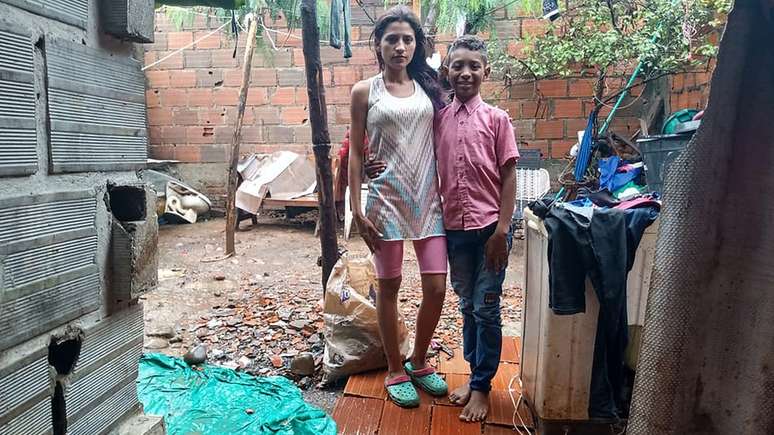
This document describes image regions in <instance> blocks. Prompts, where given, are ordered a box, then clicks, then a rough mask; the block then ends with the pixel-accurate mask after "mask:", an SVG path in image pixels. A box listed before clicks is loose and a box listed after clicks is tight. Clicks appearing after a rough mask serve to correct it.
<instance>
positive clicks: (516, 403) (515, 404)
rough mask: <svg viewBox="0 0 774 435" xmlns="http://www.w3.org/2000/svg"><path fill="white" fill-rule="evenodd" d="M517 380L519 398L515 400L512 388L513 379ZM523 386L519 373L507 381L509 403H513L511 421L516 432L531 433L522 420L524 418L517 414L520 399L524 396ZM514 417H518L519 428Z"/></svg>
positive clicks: (520, 433) (521, 434)
mask: <svg viewBox="0 0 774 435" xmlns="http://www.w3.org/2000/svg"><path fill="white" fill-rule="evenodd" d="M516 380H518V381H519V399H518V400H516V398H515V397H514V395H513V393H515V392H516V390H514V389H513V381H516ZM523 391H524V387H523V385H522V383H521V377H520V375H518V374H516V375H514V376H513V377H512V378H511V381H510V382H509V383H508V396H509V397H510V398H511V404H512V405H513V416H512V417H511V423H513V428H514V429H515V430H516V432H518V433H519V435H531V432H530V430H529V427H528V426H527V423H525V422H524V419H523V418H522V417H521V414H519V406H520V405H521V401H522V399H523V397H524V392H523ZM516 417H518V418H519V422H520V423H521V428H519V425H518V424H517V423H516Z"/></svg>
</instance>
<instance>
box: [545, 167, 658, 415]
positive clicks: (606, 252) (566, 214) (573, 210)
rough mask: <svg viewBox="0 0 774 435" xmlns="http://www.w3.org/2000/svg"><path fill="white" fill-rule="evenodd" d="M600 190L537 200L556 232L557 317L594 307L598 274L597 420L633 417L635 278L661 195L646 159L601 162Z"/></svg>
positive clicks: (552, 234)
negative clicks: (650, 182) (628, 365)
mask: <svg viewBox="0 0 774 435" xmlns="http://www.w3.org/2000/svg"><path fill="white" fill-rule="evenodd" d="M599 172H600V182H599V188H598V189H593V190H592V189H589V188H580V189H579V190H578V192H577V196H576V199H575V200H573V201H569V202H561V201H554V200H553V199H542V200H539V201H536V202H533V203H532V204H531V205H530V208H531V209H532V211H533V213H535V215H537V216H538V217H540V218H541V219H542V220H543V222H544V224H545V227H546V230H547V231H548V264H549V306H550V308H551V309H552V311H553V312H554V313H555V314H557V315H572V314H577V313H582V312H585V310H586V298H585V294H586V279H587V278H588V279H590V281H591V283H592V285H593V286H594V290H595V293H596V295H597V298H598V300H599V304H600V311H599V318H598V323H597V332H596V338H595V345H594V361H593V366H592V375H591V388H590V397H589V410H588V411H589V417H590V418H592V419H611V420H616V419H618V418H626V416H627V413H628V404H627V398H626V397H625V396H626V394H625V393H624V392H625V388H626V376H625V375H626V369H625V351H626V347H627V345H628V342H629V337H628V322H627V311H626V283H627V276H628V273H629V271H630V270H631V268H632V266H633V265H634V258H635V253H636V251H637V247H638V246H639V243H640V240H641V239H642V235H643V233H644V232H645V229H646V228H647V227H649V226H650V225H651V224H652V223H653V222H654V221H655V220H656V219H657V218H658V215H659V212H660V210H661V202H660V200H659V197H658V194H656V193H651V192H648V189H647V187H646V186H645V185H644V183H642V181H643V173H642V163H641V162H639V163H636V162H635V163H630V162H628V161H625V160H622V159H621V158H619V157H617V156H613V157H608V158H605V159H601V160H600V161H599Z"/></svg>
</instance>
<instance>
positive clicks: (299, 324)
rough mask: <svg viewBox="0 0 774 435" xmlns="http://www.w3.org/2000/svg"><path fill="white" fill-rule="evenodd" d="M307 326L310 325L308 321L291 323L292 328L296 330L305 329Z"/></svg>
mask: <svg viewBox="0 0 774 435" xmlns="http://www.w3.org/2000/svg"><path fill="white" fill-rule="evenodd" d="M307 325H309V321H308V320H294V321H292V322H290V327H291V328H294V329H304V328H305V327H306V326H307Z"/></svg>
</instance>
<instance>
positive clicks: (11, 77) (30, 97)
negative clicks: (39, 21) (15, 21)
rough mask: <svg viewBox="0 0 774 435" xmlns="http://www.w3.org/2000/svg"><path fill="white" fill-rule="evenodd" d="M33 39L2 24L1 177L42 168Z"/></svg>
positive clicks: (0, 43) (33, 171) (0, 25)
mask: <svg viewBox="0 0 774 435" xmlns="http://www.w3.org/2000/svg"><path fill="white" fill-rule="evenodd" d="M34 69H35V67H34V63H33V58H32V41H31V39H30V35H29V34H26V33H24V32H23V31H20V30H18V29H15V28H10V27H8V26H7V25H6V24H3V23H0V95H2V96H3V98H2V99H0V143H2V146H0V177H2V176H7V175H28V174H32V173H35V171H37V168H38V156H37V149H36V147H37V129H36V123H35V85H34V76H33V73H34Z"/></svg>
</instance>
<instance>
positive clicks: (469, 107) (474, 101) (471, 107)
mask: <svg viewBox="0 0 774 435" xmlns="http://www.w3.org/2000/svg"><path fill="white" fill-rule="evenodd" d="M482 102H483V101H482V100H481V95H480V94H477V95H476V96H474V97H473V98H471V99H470V100H468V102H467V103H462V102H461V101H460V100H458V99H457V97H454V101H453V102H452V109H453V110H454V114H455V115H456V114H457V113H459V111H460V109H462V108H463V107H464V108H465V110H466V111H467V112H468V114H470V113H473V112H474V111H475V110H476V109H478V106H480V105H481V103H482Z"/></svg>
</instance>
